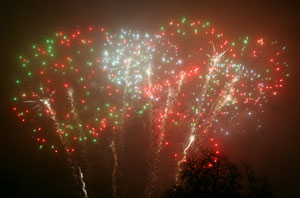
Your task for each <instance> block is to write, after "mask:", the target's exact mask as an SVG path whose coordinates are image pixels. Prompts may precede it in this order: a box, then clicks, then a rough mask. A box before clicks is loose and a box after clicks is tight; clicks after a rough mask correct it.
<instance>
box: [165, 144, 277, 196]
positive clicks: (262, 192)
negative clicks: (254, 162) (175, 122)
mask: <svg viewBox="0 0 300 198" xmlns="http://www.w3.org/2000/svg"><path fill="white" fill-rule="evenodd" d="M198 153H199V154H194V155H192V156H189V157H188V158H187V159H186V161H185V162H184V163H182V167H181V170H182V171H181V172H180V179H179V181H180V182H179V184H178V185H176V186H174V187H172V189H170V190H169V191H167V193H166V194H165V197H166V198H183V197H184V198H195V197H197V198H221V197H222V198H226V197H230V198H239V197H247V198H248V197H249V198H255V197H272V193H271V190H270V185H269V184H268V182H267V178H266V177H265V176H261V175H258V174H256V173H255V172H254V171H253V170H252V169H251V168H250V166H249V165H248V164H246V163H244V162H242V163H241V164H238V163H234V162H232V161H230V160H229V159H228V157H226V156H224V155H220V154H219V153H218V152H217V153H216V152H213V151H211V150H209V149H201V152H198Z"/></svg>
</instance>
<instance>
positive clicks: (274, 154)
mask: <svg viewBox="0 0 300 198" xmlns="http://www.w3.org/2000/svg"><path fill="white" fill-rule="evenodd" d="M50 2H51V3H50ZM95 2H96V1H85V3H78V1H63V2H59V1H57V2H55V1H19V2H17V1H2V2H1V3H0V8H1V19H0V21H1V36H0V39H1V55H2V56H1V60H2V61H1V66H2V67H1V78H0V81H1V100H2V102H1V114H0V115H1V119H0V120H1V136H0V137H1V138H0V145H1V149H0V159H1V163H0V171H1V172H2V174H4V176H3V175H2V176H1V178H2V180H3V178H4V180H10V179H13V180H14V181H15V183H16V185H18V190H19V191H20V192H18V194H17V195H16V196H17V197H73V195H74V194H73V191H74V182H73V181H72V177H71V171H70V170H69V168H68V167H67V166H66V164H65V162H64V157H63V156H62V155H54V154H52V153H50V152H49V153H47V152H40V151H39V150H38V149H37V144H36V143H35V142H34V141H33V140H32V138H31V134H30V133H31V132H30V131H29V126H26V125H22V124H20V122H19V121H17V119H16V116H15V115H14V113H13V112H12V110H11V106H12V105H11V100H10V99H11V95H12V90H13V89H14V84H13V83H12V82H13V80H14V72H15V71H16V70H17V67H18V62H17V57H18V55H19V54H20V53H21V52H24V51H25V50H26V49H27V48H28V46H30V45H31V43H33V42H36V41H40V40H42V39H43V38H44V36H45V35H50V34H52V33H54V32H56V31H57V30H59V29H68V28H71V29H74V28H76V27H78V26H79V27H81V26H83V27H86V26H88V25H90V24H91V25H96V24H99V25H103V26H104V27H107V29H110V30H119V29H120V28H131V29H136V30H139V31H153V30H155V29H157V27H159V25H160V24H164V23H166V21H168V20H170V19H174V18H181V17H183V16H184V17H188V18H197V19H198V18H199V19H205V20H208V21H210V22H211V23H212V24H213V25H214V26H215V27H218V29H220V30H222V32H224V33H225V34H226V35H228V36H231V37H237V36H240V35H242V36H243V35H250V36H252V35H253V36H256V35H263V36H265V37H270V38H274V39H277V40H280V41H283V42H285V43H286V45H287V54H288V62H289V65H290V67H289V70H290V71H289V73H290V74H291V77H290V78H289V79H288V80H287V81H286V85H285V87H284V89H282V90H281V92H280V93H279V94H278V95H277V96H276V97H274V98H272V100H271V101H270V102H269V103H267V104H266V105H265V107H264V108H265V114H264V115H263V117H262V125H263V129H262V130H260V131H253V132H248V133H242V134H232V135H230V137H227V138H224V139H223V140H222V147H223V150H224V152H225V153H226V154H227V155H229V156H230V157H232V158H234V159H236V160H239V159H243V160H245V161H247V162H249V163H250V164H251V165H252V166H253V168H254V169H255V170H257V171H259V172H263V173H265V174H266V175H268V176H269V179H270V182H271V183H272V184H273V186H274V188H275V189H274V190H275V192H276V193H275V194H276V197H300V180H299V178H300V154H299V150H300V144H299V140H300V116H299V112H300V99H299V98H300V78H298V75H299V74H300V69H299V68H300V67H299V63H298V60H299V46H300V42H299V41H300V39H299V37H300V31H299V29H300V23H299V22H300V12H299V10H300V6H299V5H298V4H296V3H294V2H296V1H276V2H275V1H263V2H260V1H251V3H241V1H203V2H202V1H175V0H174V1H155V0H154V1H101V0H99V1H97V3H95ZM143 2H144V3H143ZM130 130H132V131H133V132H134V129H130ZM99 147H101V146H99ZM99 149H102V150H104V149H108V148H99ZM137 149H138V148H137ZM108 150H109V149H108ZM103 152H105V150H104V151H103ZM108 152H109V151H108ZM136 155H137V156H136V158H139V156H140V157H141V156H142V154H141V153H139V152H137V154H136ZM98 159H101V160H102V161H105V163H102V166H103V167H102V169H101V168H99V170H98V171H95V172H94V174H95V178H98V179H95V182H94V186H92V188H94V189H96V190H94V192H93V195H94V196H95V197H110V196H111V194H110V193H111V192H110V188H111V183H110V182H111V179H110V174H111V173H110V172H109V171H105V170H109V166H110V162H111V161H112V158H111V156H109V155H107V156H99V158H98ZM130 160H131V161H132V160H134V159H129V161H130ZM132 171H134V170H132ZM139 171H141V170H137V173H136V174H135V178H134V179H131V181H132V182H133V183H134V182H138V181H139V179H140V180H141V183H143V182H144V179H145V178H144V176H143V175H140V176H139V175H138V173H139ZM128 175H130V171H129V172H128ZM100 178H102V179H100ZM131 185H132V184H131ZM168 185H169V184H166V185H165V186H168ZM165 186H164V187H165ZM164 187H162V188H164ZM139 190H140V189H138V188H136V189H134V188H133V187H131V188H129V191H132V193H129V194H130V195H131V197H140V195H141V194H142V192H139ZM0 197H1V192H0Z"/></svg>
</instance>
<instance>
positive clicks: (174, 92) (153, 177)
mask: <svg viewBox="0 0 300 198" xmlns="http://www.w3.org/2000/svg"><path fill="white" fill-rule="evenodd" d="M184 77H185V73H184V72H181V74H180V79H179V81H178V82H177V88H176V89H172V88H169V89H168V97H167V101H166V104H165V108H164V110H163V115H161V116H160V117H161V121H160V122H161V127H160V128H159V130H160V132H159V139H158V145H157V148H156V151H155V156H154V160H153V162H152V163H153V165H152V168H151V174H150V184H149V186H148V187H147V190H146V196H148V197H152V194H153V193H154V189H155V187H156V184H157V180H158V174H159V170H158V165H159V161H160V153H161V151H162V149H163V148H164V144H163V142H164V140H165V135H166V121H167V119H168V117H169V111H170V110H171V109H172V108H173V105H174V102H175V100H176V99H177V96H178V94H179V93H180V92H181V87H182V83H183V80H184ZM152 130H153V129H152Z"/></svg>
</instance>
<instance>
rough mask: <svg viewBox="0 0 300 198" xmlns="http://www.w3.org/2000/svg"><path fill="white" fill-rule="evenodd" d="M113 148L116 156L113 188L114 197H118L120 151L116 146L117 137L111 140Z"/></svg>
mask: <svg viewBox="0 0 300 198" xmlns="http://www.w3.org/2000/svg"><path fill="white" fill-rule="evenodd" d="M110 147H111V150H112V153H113V157H114V162H113V170H112V188H113V197H114V198H116V197H117V195H118V188H117V173H118V152H117V147H116V142H115V139H114V138H113V139H112V140H111V145H110Z"/></svg>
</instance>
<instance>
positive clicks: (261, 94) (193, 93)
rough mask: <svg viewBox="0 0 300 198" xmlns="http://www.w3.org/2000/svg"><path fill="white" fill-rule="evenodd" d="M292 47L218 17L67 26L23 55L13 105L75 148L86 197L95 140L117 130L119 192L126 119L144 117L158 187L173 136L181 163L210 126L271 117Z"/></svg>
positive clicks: (238, 127) (226, 130) (40, 132)
mask: <svg viewBox="0 0 300 198" xmlns="http://www.w3.org/2000/svg"><path fill="white" fill-rule="evenodd" d="M285 49H286V47H285V46H283V45H281V44H280V42H279V41H269V40H268V39H265V38H261V37H260V38H255V39H252V38H250V37H244V38H242V37H241V38H238V39H236V40H233V39H228V38H226V37H225V35H224V34H223V33H220V32H218V31H217V30H216V28H214V27H212V26H211V25H210V23H209V22H204V21H189V20H187V19H185V18H182V19H181V20H179V21H175V20H174V21H169V23H167V24H166V25H164V26H161V27H160V28H159V29H158V31H156V32H155V33H154V34H148V33H141V32H135V31H132V30H121V31H120V32H117V33H115V34H114V33H108V32H106V30H104V28H103V27H89V28H87V29H84V30H82V31H81V30H78V31H74V32H71V33H63V32H58V33H56V35H55V36H53V37H50V38H49V39H46V41H45V42H43V43H39V44H35V45H33V46H32V53H30V55H22V56H20V57H19V61H20V69H19V71H20V72H18V73H16V79H15V84H16V92H15V93H16V94H15V96H13V103H14V106H13V110H14V111H15V112H16V114H17V116H18V117H19V118H20V120H21V122H24V123H28V124H29V125H30V126H31V127H32V130H33V135H32V137H33V138H34V139H35V140H36V141H37V142H38V143H39V149H45V148H47V149H49V150H52V151H53V152H54V153H58V152H62V151H63V152H65V153H67V156H68V158H69V159H70V160H69V161H73V162H74V163H73V164H75V166H76V167H77V170H79V180H80V181H81V186H82V189H83V190H82V191H83V194H84V196H85V197H87V191H86V189H85V183H84V174H83V173H82V171H81V166H80V164H81V161H84V159H85V160H87V158H86V155H87V152H88V149H87V147H89V146H90V145H91V144H95V143H97V142H98V141H99V139H100V138H101V137H102V134H105V133H106V134H109V135H108V136H109V137H110V142H111V144H110V147H111V150H112V154H113V159H114V162H113V165H112V167H113V168H112V183H113V184H112V186H113V196H114V197H117V196H118V187H117V186H118V181H117V177H118V175H119V174H118V172H119V171H121V170H120V169H119V166H118V165H119V163H122V160H126V158H124V157H123V147H124V144H125V141H124V136H126V134H127V133H128V131H127V130H126V129H127V128H126V123H129V122H133V121H134V122H142V123H143V125H144V126H146V127H145V128H146V130H147V131H148V132H149V133H150V134H151V138H150V141H151V142H150V147H149V148H145V150H150V153H151V156H149V163H150V164H151V166H150V167H151V168H150V169H151V170H149V171H150V174H149V184H148V186H147V189H146V191H147V192H146V195H147V196H148V197H153V194H154V191H155V185H156V184H157V180H158V175H159V172H160V171H161V170H160V168H159V167H160V166H159V164H160V160H161V152H162V150H163V149H164V147H165V146H168V145H169V144H172V145H175V146H174V147H175V150H174V151H173V153H174V157H175V160H174V162H175V163H176V164H177V165H178V171H177V172H179V171H180V166H181V164H182V163H184V161H185V159H186V157H187V155H188V154H189V153H193V152H197V151H198V149H199V148H200V147H201V145H202V144H203V141H204V139H207V136H209V137H214V135H215V134H224V135H229V134H230V132H233V131H243V130H244V125H243V122H244V120H246V119H248V118H249V119H250V118H251V119H252V120H253V118H252V117H255V119H254V120H255V124H254V128H260V127H261V124H260V122H259V117H260V116H259V113H260V112H263V111H264V109H263V104H264V103H265V102H267V101H268V100H269V99H270V97H272V96H275V95H277V94H278V92H279V90H280V89H281V88H282V87H283V86H284V83H285V79H286V77H288V76H289V74H288V73H287V71H286V68H287V66H288V65H287V63H286V62H285V57H284V56H285ZM131 117H133V118H132V119H131ZM174 139H175V140H174ZM211 141H213V138H212V139H211ZM217 152H219V151H217ZM86 169H88V166H86ZM83 172H84V171H83Z"/></svg>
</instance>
